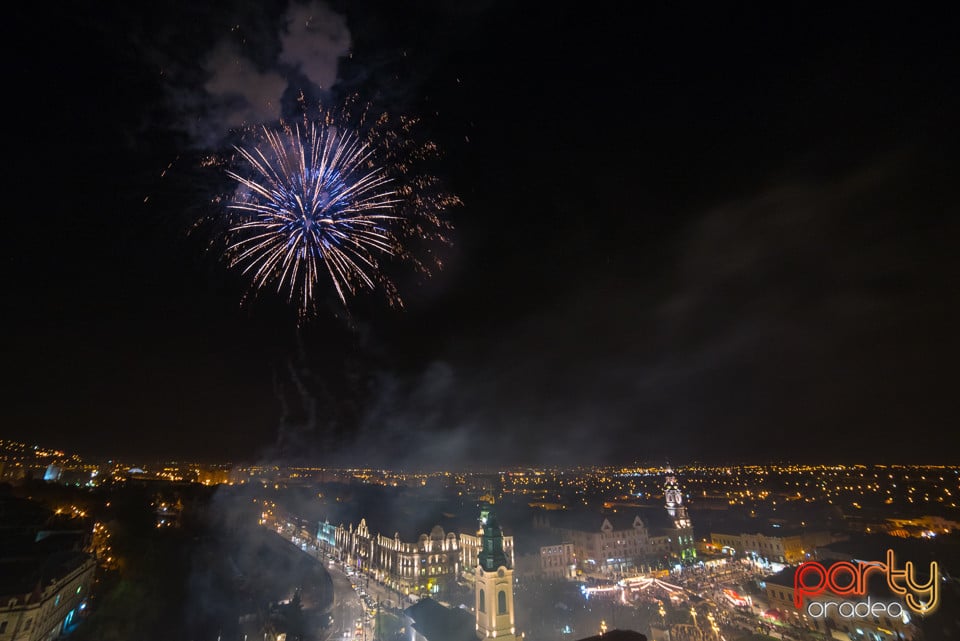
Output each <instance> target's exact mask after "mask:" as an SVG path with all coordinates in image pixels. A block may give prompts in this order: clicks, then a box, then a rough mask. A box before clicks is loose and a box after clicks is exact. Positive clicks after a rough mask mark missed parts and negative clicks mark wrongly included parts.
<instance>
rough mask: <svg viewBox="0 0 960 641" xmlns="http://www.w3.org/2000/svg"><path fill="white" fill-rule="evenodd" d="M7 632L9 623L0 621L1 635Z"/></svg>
mask: <svg viewBox="0 0 960 641" xmlns="http://www.w3.org/2000/svg"><path fill="white" fill-rule="evenodd" d="M6 631H7V622H6V621H0V634H3V633H4V632H6Z"/></svg>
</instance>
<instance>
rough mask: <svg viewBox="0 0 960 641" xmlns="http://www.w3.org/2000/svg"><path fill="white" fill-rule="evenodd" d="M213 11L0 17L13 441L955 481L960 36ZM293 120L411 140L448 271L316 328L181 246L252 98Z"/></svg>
mask: <svg viewBox="0 0 960 641" xmlns="http://www.w3.org/2000/svg"><path fill="white" fill-rule="evenodd" d="M207 4H210V3H194V2H187V1H185V0H174V1H173V2H167V3H150V4H148V3H138V2H134V3H126V2H119V1H117V0H111V1H108V2H102V3H101V2H98V3H93V4H91V5H89V6H83V10H84V11H89V12H90V13H81V12H80V11H81V8H80V7H81V5H75V6H73V7H72V8H69V9H65V10H64V9H55V8H51V7H49V6H47V5H43V4H39V3H37V4H36V5H35V7H34V8H32V9H24V10H22V11H21V16H19V17H20V18H22V19H21V20H16V21H11V22H10V23H8V27H7V28H8V29H11V28H12V29H15V30H16V31H17V33H16V42H19V43H20V45H19V50H18V51H16V55H15V56H13V57H8V64H7V87H8V89H7V91H8V99H9V98H21V99H23V100H17V101H11V102H14V104H13V105H11V106H9V109H10V110H8V117H7V118H8V120H7V127H6V130H7V138H8V140H9V141H10V144H9V145H8V147H7V153H6V157H7V167H8V172H9V171H10V170H12V172H13V175H12V176H9V177H8V182H7V199H6V201H5V207H4V210H5V215H4V221H5V223H6V228H5V233H4V234H3V245H4V247H3V261H4V264H5V269H4V270H3V271H4V275H5V279H4V283H5V286H4V290H5V291H4V295H3V296H2V298H0V301H2V302H0V305H2V318H3V321H2V322H3V346H2V352H3V354H4V359H3V361H4V370H5V376H4V379H5V381H6V382H5V384H4V385H3V387H2V390H3V395H2V403H0V425H2V429H0V436H2V437H7V438H14V439H18V440H24V441H29V442H37V443H41V444H44V445H49V446H55V447H63V448H68V449H72V450H77V451H79V452H80V453H81V454H85V455H89V456H128V457H136V458H138V459H139V460H153V459H159V458H177V459H207V460H226V459H229V460H246V461H256V460H273V459H276V458H284V459H291V460H292V459H297V460H307V461H313V462H317V463H327V464H340V463H344V464H345V463H367V464H388V465H392V466H444V465H449V464H459V463H461V462H469V463H471V464H485V463H487V464H491V465H501V464H513V463H529V464H549V463H558V464H568V463H580V462H583V463H608V462H609V463H620V462H628V461H634V460H646V461H655V462H662V461H663V460H664V459H666V458H669V459H670V460H671V461H677V462H686V461H692V460H700V461H707V462H737V461H760V460H763V461H766V460H796V461H824V462H833V461H854V462H856V461H864V462H883V461H901V462H954V463H955V462H957V459H958V454H960V450H958V448H957V445H958V443H957V436H956V426H957V415H958V413H957V410H958V400H957V399H958V398H960V394H958V393H957V391H956V388H957V382H958V377H957V375H956V370H957V362H958V358H960V349H958V341H957V339H956V329H957V319H958V311H960V308H958V291H957V288H958V275H960V274H958V269H957V259H956V256H957V250H956V247H957V240H958V231H960V230H958V225H957V215H958V196H957V193H956V186H957V179H956V176H957V172H958V169H960V163H958V161H957V136H956V132H957V122H960V119H958V115H957V114H958V113H960V109H958V107H960V90H958V82H957V78H958V77H960V74H958V69H957V64H956V63H957V57H956V49H955V46H956V44H955V42H956V34H957V33H958V31H957V29H958V26H960V24H958V21H957V20H956V16H954V15H947V14H938V13H937V12H936V11H933V10H931V9H930V7H927V8H926V9H924V10H922V11H921V10H920V9H918V11H917V13H890V12H886V11H878V10H876V8H874V7H867V6H865V5H862V4H861V5H858V6H857V7H853V6H850V7H844V6H842V5H837V4H833V3H832V4H830V5H829V8H828V9H824V10H813V9H811V8H810V6H809V5H800V4H797V5H790V4H783V3H773V4H772V5H771V6H769V7H765V8H762V9H760V8H756V7H754V8H752V9H748V8H746V7H744V6H733V5H731V6H729V7H719V6H712V8H708V7H707V6H696V5H683V4H677V3H660V2H658V3H649V2H648V3H636V4H632V3H630V4H628V3H611V4H607V3H587V2H582V3H566V2H552V3H543V4H540V3H513V2H494V1H489V2H487V1H479V0H478V1H462V2H433V3H431V2H423V3H404V2H372V1H370V0H365V1H362V2H343V3H337V4H326V5H323V4H320V3H318V2H315V3H313V4H310V5H297V4H296V3H293V2H291V3H289V4H288V3H286V2H282V1H280V2H277V1H273V0H271V1H268V2H256V3H254V2H243V1H242V0H239V1H238V0H231V1H230V2H229V3H223V4H229V5H231V6H230V7H229V8H228V9H223V10H216V11H215V10H213V9H210V8H207V7H206V6H205V5H207ZM411 4H413V5H415V6H414V7H409V6H407V5H411ZM704 5H706V3H704ZM628 8H629V9H630V12H627V9H628ZM905 10H906V6H905V5H904V6H901V7H899V8H898V11H905ZM24 13H25V14H30V15H23V14H24ZM305 13H309V14H310V15H311V16H312V17H313V22H312V23H311V28H310V29H308V30H307V31H305V32H304V31H303V30H302V29H301V30H299V31H298V30H297V29H296V28H295V27H294V26H291V25H292V24H293V23H296V22H297V20H296V18H291V16H302V15H304V14H305ZM8 41H9V38H8ZM238 57H242V58H243V59H244V60H246V61H247V63H246V66H245V67H244V70H245V71H244V72H243V73H240V72H237V71H236V69H235V68H234V67H231V64H233V62H235V60H236V59H237V58H238ZM318 85H323V87H322V89H319V88H318ZM300 90H304V91H306V92H307V93H308V94H309V95H311V96H322V97H327V98H329V99H331V100H334V101H335V100H337V99H342V97H343V96H346V95H348V94H351V93H358V94H359V95H360V96H362V97H363V99H364V100H369V101H372V102H375V103H376V104H377V105H378V106H379V107H382V108H386V109H389V110H390V111H391V112H392V113H394V114H407V115H411V116H416V117H419V118H421V125H420V131H421V132H422V133H423V135H425V136H429V138H430V139H432V140H434V141H436V142H437V143H438V144H439V145H440V147H441V148H442V149H443V151H444V157H443V158H442V159H441V160H440V161H438V162H437V163H436V164H435V167H433V169H434V173H435V174H436V175H438V176H439V177H440V178H441V179H442V181H443V183H444V185H445V186H446V187H447V188H448V189H450V190H451V191H453V192H454V193H456V194H458V195H459V196H460V197H461V198H462V199H463V201H464V206H463V207H459V208H456V209H454V210H451V211H450V212H449V216H448V218H449V220H450V221H451V222H452V224H453V225H454V231H453V232H452V234H451V239H452V241H453V244H452V246H451V247H450V248H447V249H443V250H442V251H443V255H444V258H445V263H446V268H445V269H444V270H443V272H441V273H439V274H436V275H435V276H434V277H433V278H431V279H423V278H421V277H419V276H416V275H414V274H411V273H407V272H405V271H404V270H403V267H402V266H401V265H397V266H393V267H395V271H396V273H395V277H396V279H397V281H398V284H399V286H400V288H401V292H402V294H403V296H404V298H405V301H406V307H405V308H404V309H403V310H397V309H393V308H391V307H390V306H389V305H387V303H386V302H385V299H384V297H383V296H382V295H380V294H377V293H374V294H363V295H360V296H358V297H357V298H355V299H353V300H351V301H350V307H349V311H348V312H345V310H344V309H343V307H342V305H340V303H339V301H337V299H336V296H335V294H334V292H333V290H332V288H325V289H324V290H323V292H322V300H321V305H320V311H319V313H318V315H317V317H316V318H314V319H313V320H311V321H309V322H307V323H305V324H304V325H302V326H301V327H299V328H298V326H297V322H296V316H295V314H294V313H293V312H292V311H291V310H290V309H289V308H288V306H287V305H286V304H285V302H284V301H283V300H280V299H275V298H271V297H269V296H266V297H261V298H259V299H258V300H256V301H254V302H253V303H248V304H241V300H242V299H243V297H244V294H245V292H246V291H247V289H246V285H245V281H244V279H243V278H242V277H241V276H240V275H239V274H237V273H235V272H233V271H230V270H228V269H227V268H226V266H225V265H224V263H223V262H222V261H221V260H219V258H218V255H217V253H216V252H215V251H209V250H208V245H209V243H210V240H211V234H212V233H213V229H212V226H211V225H209V224H201V225H199V226H196V225H195V223H197V222H198V221H208V222H209V221H211V220H216V218H217V213H218V209H217V205H216V204H215V203H214V202H213V198H214V196H215V194H216V193H217V192H218V191H223V189H224V188H225V186H226V184H227V179H226V178H225V176H224V175H223V173H222V169H219V168H216V167H204V166H203V162H202V160H203V158H205V157H208V156H209V155H210V154H214V153H218V152H220V151H222V149H221V148H218V145H222V144H223V141H224V134H225V133H226V130H227V129H228V128H229V127H230V125H231V124H234V122H235V121H239V120H242V119H246V121H247V122H251V120H254V121H255V120H256V119H257V118H267V117H268V116H267V115H265V114H264V113H263V112H261V111H258V109H256V108H254V107H253V106H251V105H250V104H248V103H249V100H250V98H251V96H263V95H266V94H268V93H270V92H273V96H275V97H274V98H273V100H274V104H275V105H277V109H280V108H283V109H289V108H290V106H291V105H293V104H294V103H295V97H296V94H297V92H298V91H300ZM225 97H226V98H225ZM11 110H12V111H11ZM10 114H12V115H10ZM165 170H166V171H165ZM191 230H192V231H191Z"/></svg>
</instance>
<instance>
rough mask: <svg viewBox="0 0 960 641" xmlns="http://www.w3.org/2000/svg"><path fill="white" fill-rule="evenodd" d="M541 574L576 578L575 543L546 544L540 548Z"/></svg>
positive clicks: (549, 576) (552, 576) (554, 577)
mask: <svg viewBox="0 0 960 641" xmlns="http://www.w3.org/2000/svg"><path fill="white" fill-rule="evenodd" d="M540 574H541V575H542V576H544V577H546V578H548V579H575V578H576V577H577V555H576V554H575V553H574V550H573V543H570V542H563V543H559V544H557V545H544V546H542V547H541V548H540Z"/></svg>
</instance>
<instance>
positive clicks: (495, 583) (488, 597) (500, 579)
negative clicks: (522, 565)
mask: <svg viewBox="0 0 960 641" xmlns="http://www.w3.org/2000/svg"><path fill="white" fill-rule="evenodd" d="M477 534H478V535H479V536H480V537H481V539H480V544H481V549H480V552H479V554H478V555H477V572H476V575H477V583H476V604H475V605H476V613H477V637H478V638H479V639H501V640H503V641H516V638H517V637H516V628H515V624H514V617H513V568H511V567H510V561H509V560H508V559H507V555H506V553H505V552H504V551H503V530H502V529H501V528H500V524H499V523H498V522H497V517H496V515H495V514H494V513H493V510H492V509H491V508H489V507H487V508H485V509H483V510H481V512H480V531H479V532H477Z"/></svg>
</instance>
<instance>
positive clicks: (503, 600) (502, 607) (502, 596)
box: [497, 590, 507, 614]
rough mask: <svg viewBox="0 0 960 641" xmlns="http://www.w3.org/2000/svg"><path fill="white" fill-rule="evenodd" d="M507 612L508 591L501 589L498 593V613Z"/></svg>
mask: <svg viewBox="0 0 960 641" xmlns="http://www.w3.org/2000/svg"><path fill="white" fill-rule="evenodd" d="M506 613H507V593H506V592H504V591H503V590H500V591H499V592H498V593H497V614H506Z"/></svg>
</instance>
